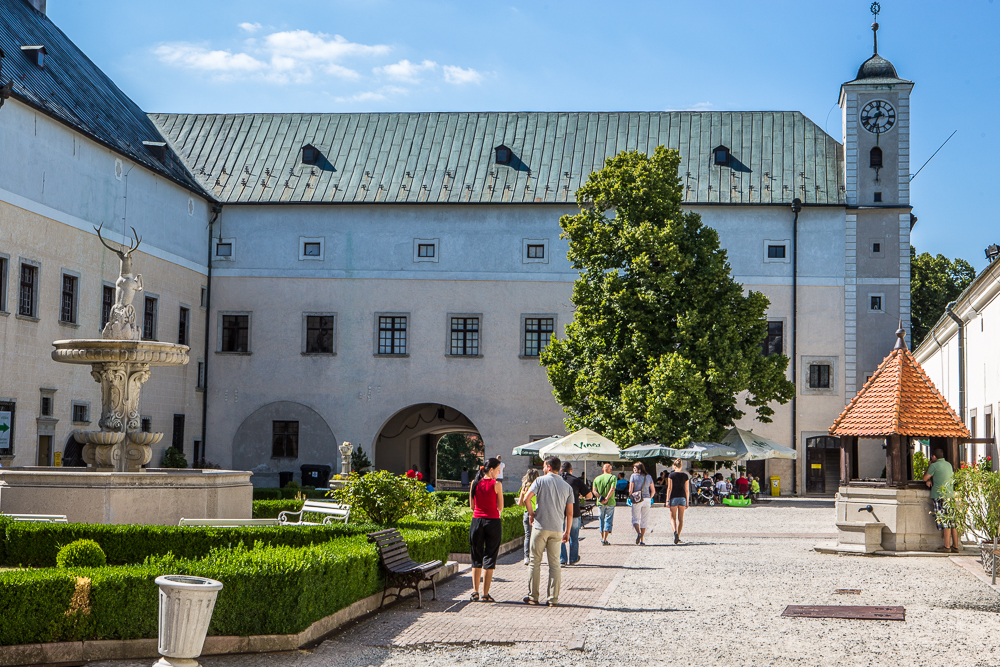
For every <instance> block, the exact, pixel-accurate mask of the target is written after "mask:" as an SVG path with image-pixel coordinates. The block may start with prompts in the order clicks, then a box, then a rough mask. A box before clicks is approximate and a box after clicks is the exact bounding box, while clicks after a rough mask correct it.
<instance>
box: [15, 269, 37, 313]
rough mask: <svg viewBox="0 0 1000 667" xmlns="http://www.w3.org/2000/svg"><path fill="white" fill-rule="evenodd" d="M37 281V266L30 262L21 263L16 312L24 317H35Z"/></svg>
mask: <svg viewBox="0 0 1000 667" xmlns="http://www.w3.org/2000/svg"><path fill="white" fill-rule="evenodd" d="M37 282H38V267H37V266H32V265H31V264H24V263H22V264H21V285H20V289H19V290H18V299H17V314H18V315H23V316H24V317H36V315H35V312H36V303H37V302H36V301H35V297H36V296H37V289H38V288H37Z"/></svg>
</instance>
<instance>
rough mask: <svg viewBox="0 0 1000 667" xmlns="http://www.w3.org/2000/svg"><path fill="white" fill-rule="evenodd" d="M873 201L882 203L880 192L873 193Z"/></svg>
mask: <svg viewBox="0 0 1000 667" xmlns="http://www.w3.org/2000/svg"><path fill="white" fill-rule="evenodd" d="M875 201H876V202H880V201H882V193H881V192H876V193H875Z"/></svg>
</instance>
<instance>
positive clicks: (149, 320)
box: [142, 296, 156, 340]
mask: <svg viewBox="0 0 1000 667" xmlns="http://www.w3.org/2000/svg"><path fill="white" fill-rule="evenodd" d="M145 303H146V305H145V307H144V308H143V311H142V339H143V340H156V297H152V296H147V297H146V299H145Z"/></svg>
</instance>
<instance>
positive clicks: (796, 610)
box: [781, 604, 906, 621]
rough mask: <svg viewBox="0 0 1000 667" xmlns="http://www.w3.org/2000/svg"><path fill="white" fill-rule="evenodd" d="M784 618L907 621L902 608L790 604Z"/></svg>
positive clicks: (783, 613) (784, 612) (783, 614)
mask: <svg viewBox="0 0 1000 667" xmlns="http://www.w3.org/2000/svg"><path fill="white" fill-rule="evenodd" d="M781 615H782V616H787V617H794V618H850V619H856V620H862V621H905V620H906V610H905V609H903V608H902V607H852V606H848V605H809V604H790V605H788V606H787V607H785V611H783V612H781Z"/></svg>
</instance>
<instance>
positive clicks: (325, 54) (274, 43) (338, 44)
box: [264, 30, 389, 62]
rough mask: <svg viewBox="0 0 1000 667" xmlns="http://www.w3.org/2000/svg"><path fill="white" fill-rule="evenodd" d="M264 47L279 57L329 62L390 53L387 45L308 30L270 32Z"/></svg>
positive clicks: (265, 39)
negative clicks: (355, 40) (364, 42)
mask: <svg viewBox="0 0 1000 667" xmlns="http://www.w3.org/2000/svg"><path fill="white" fill-rule="evenodd" d="M264 45H265V46H264V48H266V49H268V50H269V51H271V52H272V53H274V54H276V55H279V56H288V57H290V58H295V59H301V60H309V61H319V62H324V61H325V62H328V61H333V60H340V59H341V58H344V57H347V56H375V55H380V54H383V53H388V52H389V47H388V46H386V45H384V44H375V45H371V46H369V45H367V44H357V43H355V42H349V41H347V40H346V39H345V38H343V37H341V36H340V35H334V36H333V39H329V35H324V34H323V33H321V32H315V33H313V32H309V31H308V30H290V31H285V32H275V33H271V34H270V35H268V36H267V37H265V38H264Z"/></svg>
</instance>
